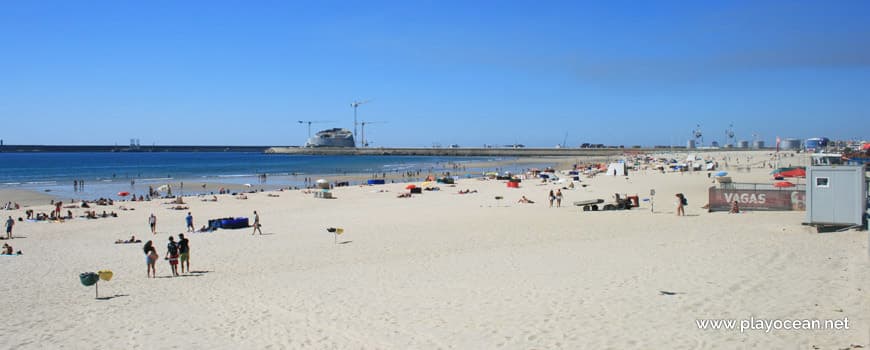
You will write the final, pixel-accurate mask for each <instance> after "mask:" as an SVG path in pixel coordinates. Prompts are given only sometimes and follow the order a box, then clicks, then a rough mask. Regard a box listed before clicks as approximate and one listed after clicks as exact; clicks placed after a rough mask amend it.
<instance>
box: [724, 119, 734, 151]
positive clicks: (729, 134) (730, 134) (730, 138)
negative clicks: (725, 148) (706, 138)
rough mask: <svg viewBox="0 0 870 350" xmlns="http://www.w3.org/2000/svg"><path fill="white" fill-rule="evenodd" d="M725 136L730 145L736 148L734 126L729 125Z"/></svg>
mask: <svg viewBox="0 0 870 350" xmlns="http://www.w3.org/2000/svg"><path fill="white" fill-rule="evenodd" d="M725 136H727V137H728V143H727V144H728V145H731V146H732V147H733V146H734V124H728V130H725Z"/></svg>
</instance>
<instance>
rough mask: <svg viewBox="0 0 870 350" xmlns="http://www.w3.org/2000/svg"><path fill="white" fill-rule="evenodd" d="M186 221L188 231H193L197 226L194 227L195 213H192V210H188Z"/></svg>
mask: <svg viewBox="0 0 870 350" xmlns="http://www.w3.org/2000/svg"><path fill="white" fill-rule="evenodd" d="M179 198H181V197H179ZM184 221H185V222H186V223H187V232H193V231H194V230H195V228H194V227H193V215H191V214H190V212H187V216H186V217H185V218H184Z"/></svg>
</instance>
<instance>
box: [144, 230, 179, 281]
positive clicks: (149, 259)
mask: <svg viewBox="0 0 870 350" xmlns="http://www.w3.org/2000/svg"><path fill="white" fill-rule="evenodd" d="M142 250H143V251H144V252H145V264H146V266H147V274H148V277H150V278H154V277H157V259H158V258H160V255H159V254H157V248H154V242H153V241H148V242H146V243H145V246H143V247H142ZM164 259H165V260H167V261H169V266H170V267H171V268H172V275H173V276H178V265H179V263H180V265H181V273H184V272H185V270H186V271H187V273H190V241H188V240H187V238H185V237H184V234H183V233H179V234H178V242H176V241H175V238H174V237H172V236H169V243H168V244H167V245H166V254H165V255H164Z"/></svg>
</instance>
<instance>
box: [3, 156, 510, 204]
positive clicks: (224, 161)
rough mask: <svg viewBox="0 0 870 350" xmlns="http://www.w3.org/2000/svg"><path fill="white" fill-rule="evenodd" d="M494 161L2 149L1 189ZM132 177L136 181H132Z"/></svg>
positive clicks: (300, 177) (54, 190)
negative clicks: (38, 151)
mask: <svg viewBox="0 0 870 350" xmlns="http://www.w3.org/2000/svg"><path fill="white" fill-rule="evenodd" d="M491 160H500V159H499V158H469V157H422V156H307V155H270V154H262V153H246V152H201V153H200V152H141V153H136V152H133V153H128V152H118V153H111V152H94V153H90V152H86V153H85V152H83V153H0V188H18V189H27V190H35V191H41V192H49V193H50V194H53V195H55V196H57V197H60V198H97V197H108V196H112V195H113V194H115V193H117V192H120V191H129V192H132V193H143V192H147V188H148V186H149V185H155V184H156V185H159V184H164V183H167V182H170V181H171V182H178V181H190V182H207V183H233V184H257V185H258V186H261V187H266V188H268V187H270V186H271V187H278V186H300V187H301V186H302V185H303V184H304V178H305V177H306V176H307V177H316V176H328V175H339V174H380V173H384V172H387V173H390V172H400V173H401V172H405V171H415V170H418V169H419V170H421V171H422V172H423V173H426V172H428V171H430V170H431V171H433V172H436V173H440V172H442V171H451V170H452V167H451V164H455V163H468V162H481V161H491ZM493 168H494V167H493ZM491 169H492V168H478V169H467V170H469V171H477V170H479V171H487V170H491ZM503 170H517V169H508V168H504V169H503ZM259 174H268V176H267V181H266V183H261V182H260V181H259V177H258V175H259ZM74 180H84V181H85V189H84V191H82V192H76V191H74V188H73V181H74ZM131 180H134V182H135V184H132V185H131ZM155 187H156V186H155ZM176 192H178V191H177V190H176ZM190 193H195V189H192V188H188V192H187V194H190Z"/></svg>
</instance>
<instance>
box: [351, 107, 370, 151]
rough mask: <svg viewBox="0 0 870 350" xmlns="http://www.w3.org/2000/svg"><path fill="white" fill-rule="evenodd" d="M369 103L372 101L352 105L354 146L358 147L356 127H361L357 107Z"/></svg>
mask: <svg viewBox="0 0 870 350" xmlns="http://www.w3.org/2000/svg"><path fill="white" fill-rule="evenodd" d="M369 102H372V100H365V101H353V102H352V103H351V104H350V106H351V107H353V142H354V146H356V135H357V133H356V131H357V130H356V127H357V125H359V123H357V122H356V109H357V107H359V106H361V105H364V104H366V103H369Z"/></svg>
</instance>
